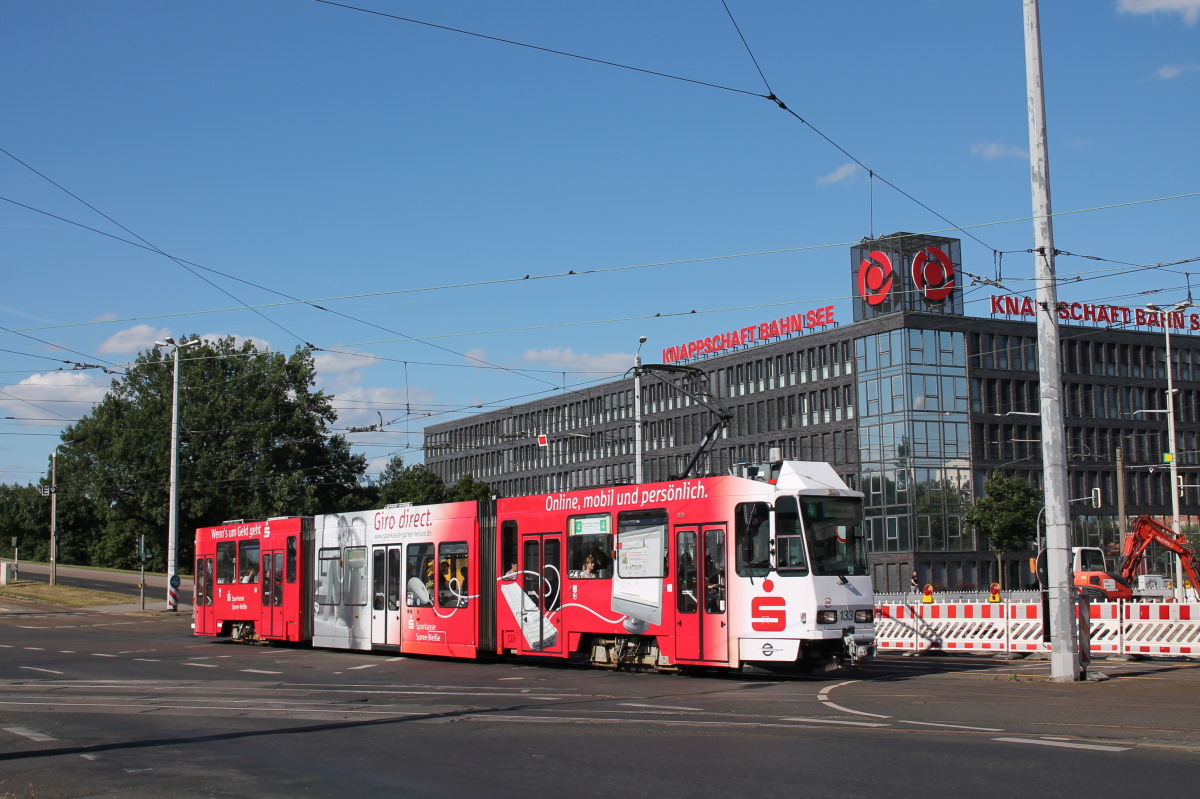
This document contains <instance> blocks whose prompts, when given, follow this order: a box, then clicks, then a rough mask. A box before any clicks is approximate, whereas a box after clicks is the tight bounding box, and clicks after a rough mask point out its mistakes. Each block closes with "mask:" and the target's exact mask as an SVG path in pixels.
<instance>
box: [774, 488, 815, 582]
mask: <svg viewBox="0 0 1200 799" xmlns="http://www.w3.org/2000/svg"><path fill="white" fill-rule="evenodd" d="M775 551H776V555H775V557H776V565H777V567H778V569H779V573H780V574H782V575H786V576H793V577H798V576H803V575H806V574H808V557H807V556H806V555H805V553H804V535H803V534H802V533H801V530H800V511H799V509H798V508H797V507H796V498H795V497H780V498H779V499H778V500H776V501H775Z"/></svg>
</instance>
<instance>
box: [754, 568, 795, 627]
mask: <svg viewBox="0 0 1200 799" xmlns="http://www.w3.org/2000/svg"><path fill="white" fill-rule="evenodd" d="M763 590H764V591H766V592H767V593H768V594H769V593H771V592H772V591H774V590H775V583H774V581H772V580H769V579H768V580H763ZM750 629H752V630H757V631H758V632H760V633H777V632H781V631H783V630H785V629H787V601H786V600H785V599H784V598H783V597H781V596H756V597H754V598H753V599H751V600H750Z"/></svg>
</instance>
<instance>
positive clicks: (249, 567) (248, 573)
mask: <svg viewBox="0 0 1200 799" xmlns="http://www.w3.org/2000/svg"><path fill="white" fill-rule="evenodd" d="M238 582H239V583H257V582H258V542H257V541H243V542H242V543H241V545H240V546H239V547H238Z"/></svg>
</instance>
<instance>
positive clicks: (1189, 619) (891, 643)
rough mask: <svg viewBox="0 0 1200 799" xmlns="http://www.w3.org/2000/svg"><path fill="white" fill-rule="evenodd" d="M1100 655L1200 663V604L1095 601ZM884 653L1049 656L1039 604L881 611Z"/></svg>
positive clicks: (878, 629)
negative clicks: (1196, 660) (1197, 659)
mask: <svg viewBox="0 0 1200 799" xmlns="http://www.w3.org/2000/svg"><path fill="white" fill-rule="evenodd" d="M1089 609H1090V611H1091V612H1090V616H1091V639H1090V641H1091V648H1090V651H1091V652H1092V654H1095V655H1159V656H1175V657H1178V656H1183V657H1189V656H1190V657H1200V604H1174V603H1147V602H1093V603H1091V604H1090V606H1089ZM875 644H876V646H877V647H878V648H879V651H880V652H888V651H892V652H924V651H940V652H989V653H1001V652H1013V653H1019V654H1029V653H1032V652H1049V651H1050V644H1049V643H1047V642H1044V641H1042V606H1041V605H1040V604H1037V603H1028V602H1020V603H1008V602H997V603H990V602H947V603H937V602H935V603H930V604H924V603H921V602H920V601H915V602H903V603H890V602H889V603H881V604H879V605H877V606H876V607H875Z"/></svg>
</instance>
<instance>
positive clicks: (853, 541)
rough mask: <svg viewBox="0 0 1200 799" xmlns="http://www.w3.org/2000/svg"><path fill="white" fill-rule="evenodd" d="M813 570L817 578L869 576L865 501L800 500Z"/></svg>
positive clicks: (819, 498) (823, 498) (834, 499)
mask: <svg viewBox="0 0 1200 799" xmlns="http://www.w3.org/2000/svg"><path fill="white" fill-rule="evenodd" d="M800 516H801V518H802V519H803V522H804V532H805V533H806V534H807V538H808V545H809V551H810V553H811V557H812V560H811V563H810V567H811V569H812V573H813V574H814V575H816V576H839V575H845V576H850V575H856V574H857V575H862V574H867V542H866V538H865V537H864V534H863V506H862V500H860V499H857V498H854V497H805V496H802V497H800Z"/></svg>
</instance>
